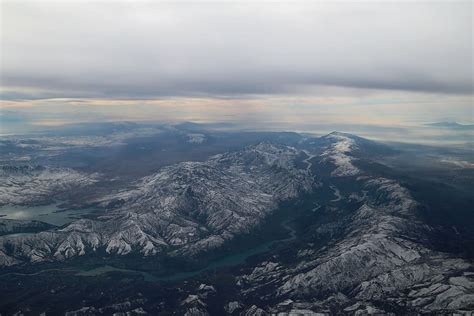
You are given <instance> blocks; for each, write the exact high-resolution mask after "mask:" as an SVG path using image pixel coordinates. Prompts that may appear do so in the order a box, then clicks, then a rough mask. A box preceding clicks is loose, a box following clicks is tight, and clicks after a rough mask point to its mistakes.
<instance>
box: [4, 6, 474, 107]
mask: <svg viewBox="0 0 474 316" xmlns="http://www.w3.org/2000/svg"><path fill="white" fill-rule="evenodd" d="M1 9H2V12H1V18H2V24H1V26H2V29H1V47H2V50H1V85H2V95H1V96H2V98H3V99H15V98H27V99H28V98H43V97H106V98H149V97H150V98H152V97H159V96H232V97H239V96H242V95H248V94H301V93H311V91H313V89H315V87H316V86H318V85H332V86H344V87H355V88H365V89H366V88H368V89H398V90H411V91H426V92H441V93H461V94H466V93H468V94H469V93H472V89H473V86H472V76H473V61H472V53H473V51H472V40H473V34H472V22H473V21H472V3H471V2H470V1H467V2H452V1H450V2H444V3H443V2H428V3H415V2H407V1H405V2H398V3H388V2H381V3H380V2H379V3H378V4H376V3H375V2H370V3H369V2H367V3H362V2H357V3H355V2H332V3H331V2H318V3H314V2H310V1H307V2H303V1H301V2H287V3H269V2H258V3H251V2H224V3H223V2H220V3H217V2H189V1H188V2H166V3H165V2H144V1H138V2H135V1H129V2H117V1H113V2H106V1H103V2H100V1H93V2H88V3H85V2H81V1H71V2H69V1H68V2H66V1H64V2H60V1H55V2H47V1H21V0H20V1H13V0H12V1H2V2H1Z"/></svg>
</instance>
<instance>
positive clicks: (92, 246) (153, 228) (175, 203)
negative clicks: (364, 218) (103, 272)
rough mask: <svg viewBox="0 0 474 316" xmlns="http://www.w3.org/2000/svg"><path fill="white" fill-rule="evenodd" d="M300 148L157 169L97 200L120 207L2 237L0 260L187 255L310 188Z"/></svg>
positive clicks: (259, 148)
mask: <svg viewBox="0 0 474 316" xmlns="http://www.w3.org/2000/svg"><path fill="white" fill-rule="evenodd" d="M299 155H301V152H300V151H298V150H296V149H294V148H290V147H286V146H276V145H272V144H269V143H262V144H258V145H255V146H251V147H248V148H245V149H243V150H241V151H237V152H232V153H226V154H222V155H218V156H215V157H212V158H211V159H209V160H207V161H205V162H183V163H179V164H176V165H172V166H168V167H165V168H162V169H161V170H160V171H159V172H158V173H156V174H154V175H151V176H149V177H146V178H144V179H142V180H141V181H139V182H138V183H137V184H136V185H135V186H134V187H133V188H130V189H126V190H123V191H121V192H119V193H116V194H112V195H110V196H107V197H105V198H103V199H101V200H100V203H101V204H102V205H103V206H105V207H107V206H108V207H110V206H111V205H114V206H115V207H116V206H117V205H120V206H119V207H116V208H115V209H113V210H110V211H109V212H108V213H107V214H106V215H103V216H101V217H99V218H98V219H97V220H91V219H80V220H77V221H74V222H72V223H71V224H70V225H68V226H66V227H64V228H61V229H54V230H49V231H46V232H40V233H36V234H22V235H19V236H3V237H1V239H0V264H2V265H13V264H18V263H20V262H24V261H30V262H39V261H50V260H65V259H67V258H71V257H75V256H83V255H86V254H87V253H89V252H95V251H104V252H105V253H108V254H119V255H126V254H129V253H132V252H135V253H141V254H142V255H144V256H149V255H155V254H157V253H162V252H164V251H167V249H168V248H170V247H171V246H172V247H173V248H177V249H175V250H174V252H173V253H172V255H189V254H196V253H199V252H202V251H207V250H210V249H213V248H216V247H219V246H221V245H222V244H223V243H224V242H225V241H227V240H230V239H232V238H233V237H234V236H235V235H236V234H239V233H246V232H249V231H250V230H251V229H253V228H254V227H255V226H256V225H258V224H259V223H260V222H261V220H262V219H263V218H264V217H265V216H267V215H268V214H269V213H270V212H271V211H272V210H274V209H275V208H276V207H277V204H278V202H280V201H282V200H286V199H289V198H294V197H297V195H298V194H299V193H300V192H303V191H310V190H311V189H312V187H313V184H314V183H313V178H312V177H311V176H310V173H308V172H307V171H306V170H300V169H298V168H296V166H295V160H296V158H297V157H298V156H299Z"/></svg>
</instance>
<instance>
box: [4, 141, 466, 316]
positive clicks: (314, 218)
mask: <svg viewBox="0 0 474 316" xmlns="http://www.w3.org/2000/svg"><path fill="white" fill-rule="evenodd" d="M394 152H395V151H394V150H392V149H391V148H390V147H388V146H386V145H383V144H379V143H376V142H372V141H369V140H366V139H363V138H360V137H357V136H355V135H350V134H346V133H339V132H333V133H331V134H328V135H325V136H323V137H319V138H302V140H300V141H299V142H297V143H295V144H294V147H291V146H287V145H282V144H276V143H272V142H261V143H258V144H256V145H252V146H248V147H245V148H243V149H241V150H236V151H231V152H226V153H222V154H219V155H216V156H212V157H211V158H209V159H207V160H204V161H187V162H181V163H177V164H172V165H169V166H166V167H163V168H161V169H159V170H158V171H157V172H155V173H153V174H151V175H149V176H146V177H144V178H142V179H140V180H139V181H136V182H134V183H132V184H131V185H130V186H129V187H123V188H121V189H119V190H114V191H113V192H109V193H108V194H106V195H104V196H101V197H100V198H99V199H96V200H95V202H96V203H97V204H98V205H100V206H101V207H102V208H104V209H107V212H105V213H104V214H102V215H100V216H98V217H97V218H87V219H86V218H83V219H79V220H75V221H73V222H72V223H70V224H69V225H66V226H64V227H62V228H49V227H46V228H44V229H45V230H44V231H41V232H36V233H22V234H14V235H12V234H8V233H7V234H6V235H4V236H1V237H0V265H2V266H4V267H6V266H9V267H14V266H17V265H19V264H31V263H35V262H45V261H48V262H57V263H58V264H64V265H67V259H70V258H74V257H79V256H88V255H89V254H95V253H99V254H101V255H103V256H115V257H119V258H120V256H126V255H132V254H133V255H135V256H143V257H145V256H146V257H148V258H154V257H153V256H156V255H160V256H172V257H181V258H182V257H188V256H194V255H198V254H199V255H202V254H205V253H206V252H210V251H212V250H216V249H219V248H220V247H222V246H223V245H225V244H226V242H228V241H230V240H232V239H234V238H235V237H237V236H240V235H242V234H246V233H251V232H255V231H258V229H259V225H260V224H261V223H262V222H264V220H265V219H267V218H270V217H271V216H272V214H273V212H274V211H275V210H277V209H278V208H279V206H280V204H281V202H284V201H289V200H292V201H299V200H300V199H301V200H303V199H304V198H306V197H308V196H310V198H311V201H313V202H312V203H314V204H315V205H316V206H315V207H314V208H312V210H311V211H308V212H311V214H303V215H301V216H303V218H304V220H302V222H304V223H303V224H302V223H300V224H302V225H303V226H304V228H301V230H300V231H298V232H296V231H295V232H293V234H294V236H293V237H294V238H289V239H287V240H285V241H282V242H281V243H282V244H285V243H287V245H286V246H282V248H281V249H282V250H281V251H280V250H274V251H273V252H271V253H269V254H268V255H265V254H262V255H261V256H260V257H258V259H254V260H252V262H251V263H248V264H246V265H245V266H244V267H242V268H240V269H239V270H237V269H236V270H234V271H235V275H234V276H233V281H232V283H231V284H226V286H227V287H229V289H227V288H226V289H225V290H222V288H219V286H217V285H216V284H212V278H211V279H210V280H208V281H209V282H211V283H209V284H200V285H199V286H198V287H196V288H195V289H194V288H191V285H186V289H185V290H183V289H182V288H181V287H180V288H179V293H180V294H179V295H178V296H179V297H180V298H181V300H180V301H179V304H178V307H177V309H178V310H179V311H180V312H182V314H186V313H187V314H188V315H208V314H209V313H211V311H214V313H215V310H219V311H221V312H222V313H227V314H229V315H267V314H278V315H280V314H281V315H300V314H301V315H306V314H308V315H311V314H312V313H316V312H320V313H329V314H331V313H332V314H351V315H352V314H356V315H363V314H374V313H376V314H377V313H378V314H388V313H395V314H410V313H414V314H416V313H441V314H443V313H448V314H449V313H454V312H456V313H461V314H462V313H465V314H469V313H470V312H471V311H472V310H473V309H474V305H473V302H474V265H473V262H472V260H471V259H469V258H463V257H461V256H460V255H458V254H455V253H446V252H442V251H441V250H440V249H436V247H433V244H434V243H433V241H432V240H431V239H430V238H431V236H433V235H436V234H437V233H438V232H441V230H442V228H441V227H438V226H434V225H430V224H428V223H427V222H425V221H423V219H422V218H421V217H420V215H419V212H418V211H419V208H420V207H421V204H422V201H418V200H417V199H416V198H415V196H416V195H415V194H413V192H411V191H410V189H409V188H408V187H406V186H404V184H403V182H402V181H401V180H400V179H397V178H395V177H391V176H390V173H384V174H383V175H382V174H379V173H378V172H377V171H374V170H372V169H370V167H368V166H372V165H375V164H376V162H375V161H374V160H373V158H374V157H379V156H383V155H387V154H392V153H394ZM367 162H370V164H368V163H367ZM35 172H36V173H34V172H33V171H31V172H30V171H29V169H27V172H21V174H25V173H26V174H28V176H29V177H31V179H32V180H31V182H33V183H36V184H38V183H39V182H38V181H40V179H43V178H44V179H47V180H45V181H46V183H53V182H55V181H51V179H52V176H50V173H51V172H52V171H50V170H48V172H47V173H46V174H47V175H48V176H47V177H46V176H45V175H44V174H43V171H41V170H40V171H35ZM68 172H69V173H68V174H70V175H71V176H61V177H59V179H74V181H72V180H71V181H69V182H68V181H63V182H61V181H60V180H58V181H56V182H58V183H59V184H60V186H59V188H64V187H67V185H68V183H76V184H77V185H78V184H81V185H82V184H84V185H85V184H87V183H89V182H88V181H94V179H95V178H94V177H92V176H90V175H89V176H85V175H82V174H80V173H75V172H74V171H68ZM11 174H12V171H9V173H8V178H9V179H11V177H13V176H12V175H11ZM30 174H31V175H30ZM80 175H81V176H80ZM22 177H23V175H22ZM48 179H49V180H48ZM54 179H56V178H54ZM81 179H83V180H81ZM86 179H92V180H86ZM2 181H4V182H3V183H7V184H5V185H4V187H7V188H8V187H9V185H8V184H10V183H13V187H14V188H15V187H16V188H18V187H20V188H21V187H26V188H28V191H27V192H29V191H31V190H33V189H35V188H36V186H30V185H29V183H30V180H28V181H23V182H18V181H17V180H15V181H12V180H9V181H10V182H6V181H5V180H2ZM63 183H64V184H63ZM12 190H13V189H12ZM56 190H59V189H57V187H53V188H52V189H50V191H44V195H41V194H36V195H34V194H27V195H26V196H48V192H55V191H56ZM4 192H10V191H8V189H4ZM18 192H19V191H18ZM34 192H36V191H34ZM41 192H42V191H41ZM331 192H332V193H331ZM331 194H333V195H334V197H332V196H330V197H328V196H327V195H331ZM18 195H19V194H16V195H14V194H13V195H12V194H10V193H9V194H6V195H5V196H18ZM30 200H34V199H30ZM12 201H13V200H12ZM18 201H20V200H18ZM10 203H11V202H10ZM18 203H20V202H18ZM294 207H295V208H298V207H299V206H298V204H297V203H295V204H294ZM313 213H314V214H313ZM1 222H2V220H1V219H0V224H1ZM13 224H15V225H18V223H10V224H9V225H10V226H11V225H13ZM35 225H36V223H35ZM10 226H8V229H10V228H11V227H10ZM5 227H7V226H5ZM5 230H7V228H5ZM11 231H15V232H16V231H17V228H14V229H12V230H11ZM454 233H457V232H456V230H455V229H454V230H453V234H454ZM296 235H298V236H296ZM214 281H215V280H214ZM217 283H219V282H217ZM180 286H181V285H180ZM183 287H184V286H183ZM220 291H222V292H220ZM229 293H230V294H229ZM181 296H182V297H181ZM216 297H219V299H216ZM140 302H141V303H137V302H135V301H134V303H130V306H133V310H137V309H138V308H141V307H146V306H147V305H146V304H149V305H151V306H154V305H153V304H154V303H151V302H148V303H147V302H146V300H143V302H142V301H140ZM167 303H169V302H167ZM157 304H158V303H157ZM165 305H166V304H165ZM117 306H122V305H120V304H119V303H117V304H112V305H108V306H106V307H102V309H101V308H100V307H97V306H89V307H83V308H81V309H80V310H78V311H75V312H73V313H72V315H74V313H76V312H77V313H76V314H77V315H81V313H83V312H84V311H86V312H88V313H91V314H101V313H102V314H104V313H105V314H106V313H107V311H109V310H113V311H120V312H122V311H128V310H127V309H122V307H117ZM127 306H128V305H127ZM160 306H161V305H160ZM216 306H217V307H216ZM130 308H132V307H130ZM160 308H161V307H160ZM170 308H171V307H170ZM130 311H131V309H130Z"/></svg>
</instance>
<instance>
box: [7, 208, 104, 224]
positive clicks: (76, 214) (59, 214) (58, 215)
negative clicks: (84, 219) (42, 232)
mask: <svg viewBox="0 0 474 316" xmlns="http://www.w3.org/2000/svg"><path fill="white" fill-rule="evenodd" d="M59 204H60V203H55V204H50V205H39V206H19V205H4V206H1V207H0V218H6V219H20V220H35V221H41V222H45V223H48V224H52V225H56V226H62V225H64V224H67V223H70V222H72V221H73V220H75V219H78V218H80V217H81V216H82V215H85V214H89V213H92V212H93V211H95V209H94V208H84V209H75V210H73V209H62V208H60V207H59Z"/></svg>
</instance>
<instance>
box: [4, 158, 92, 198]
mask: <svg viewBox="0 0 474 316" xmlns="http://www.w3.org/2000/svg"><path fill="white" fill-rule="evenodd" d="M97 177H98V175H97V174H86V173H83V172H79V171H76V170H72V169H68V168H51V167H43V166H30V165H22V166H1V167H0V206H1V205H5V204H12V205H26V204H45V203H48V202H51V200H52V198H53V197H58V195H61V194H63V193H66V192H67V191H69V190H74V189H78V188H81V187H85V186H88V185H91V184H93V183H95V182H96V181H97Z"/></svg>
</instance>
